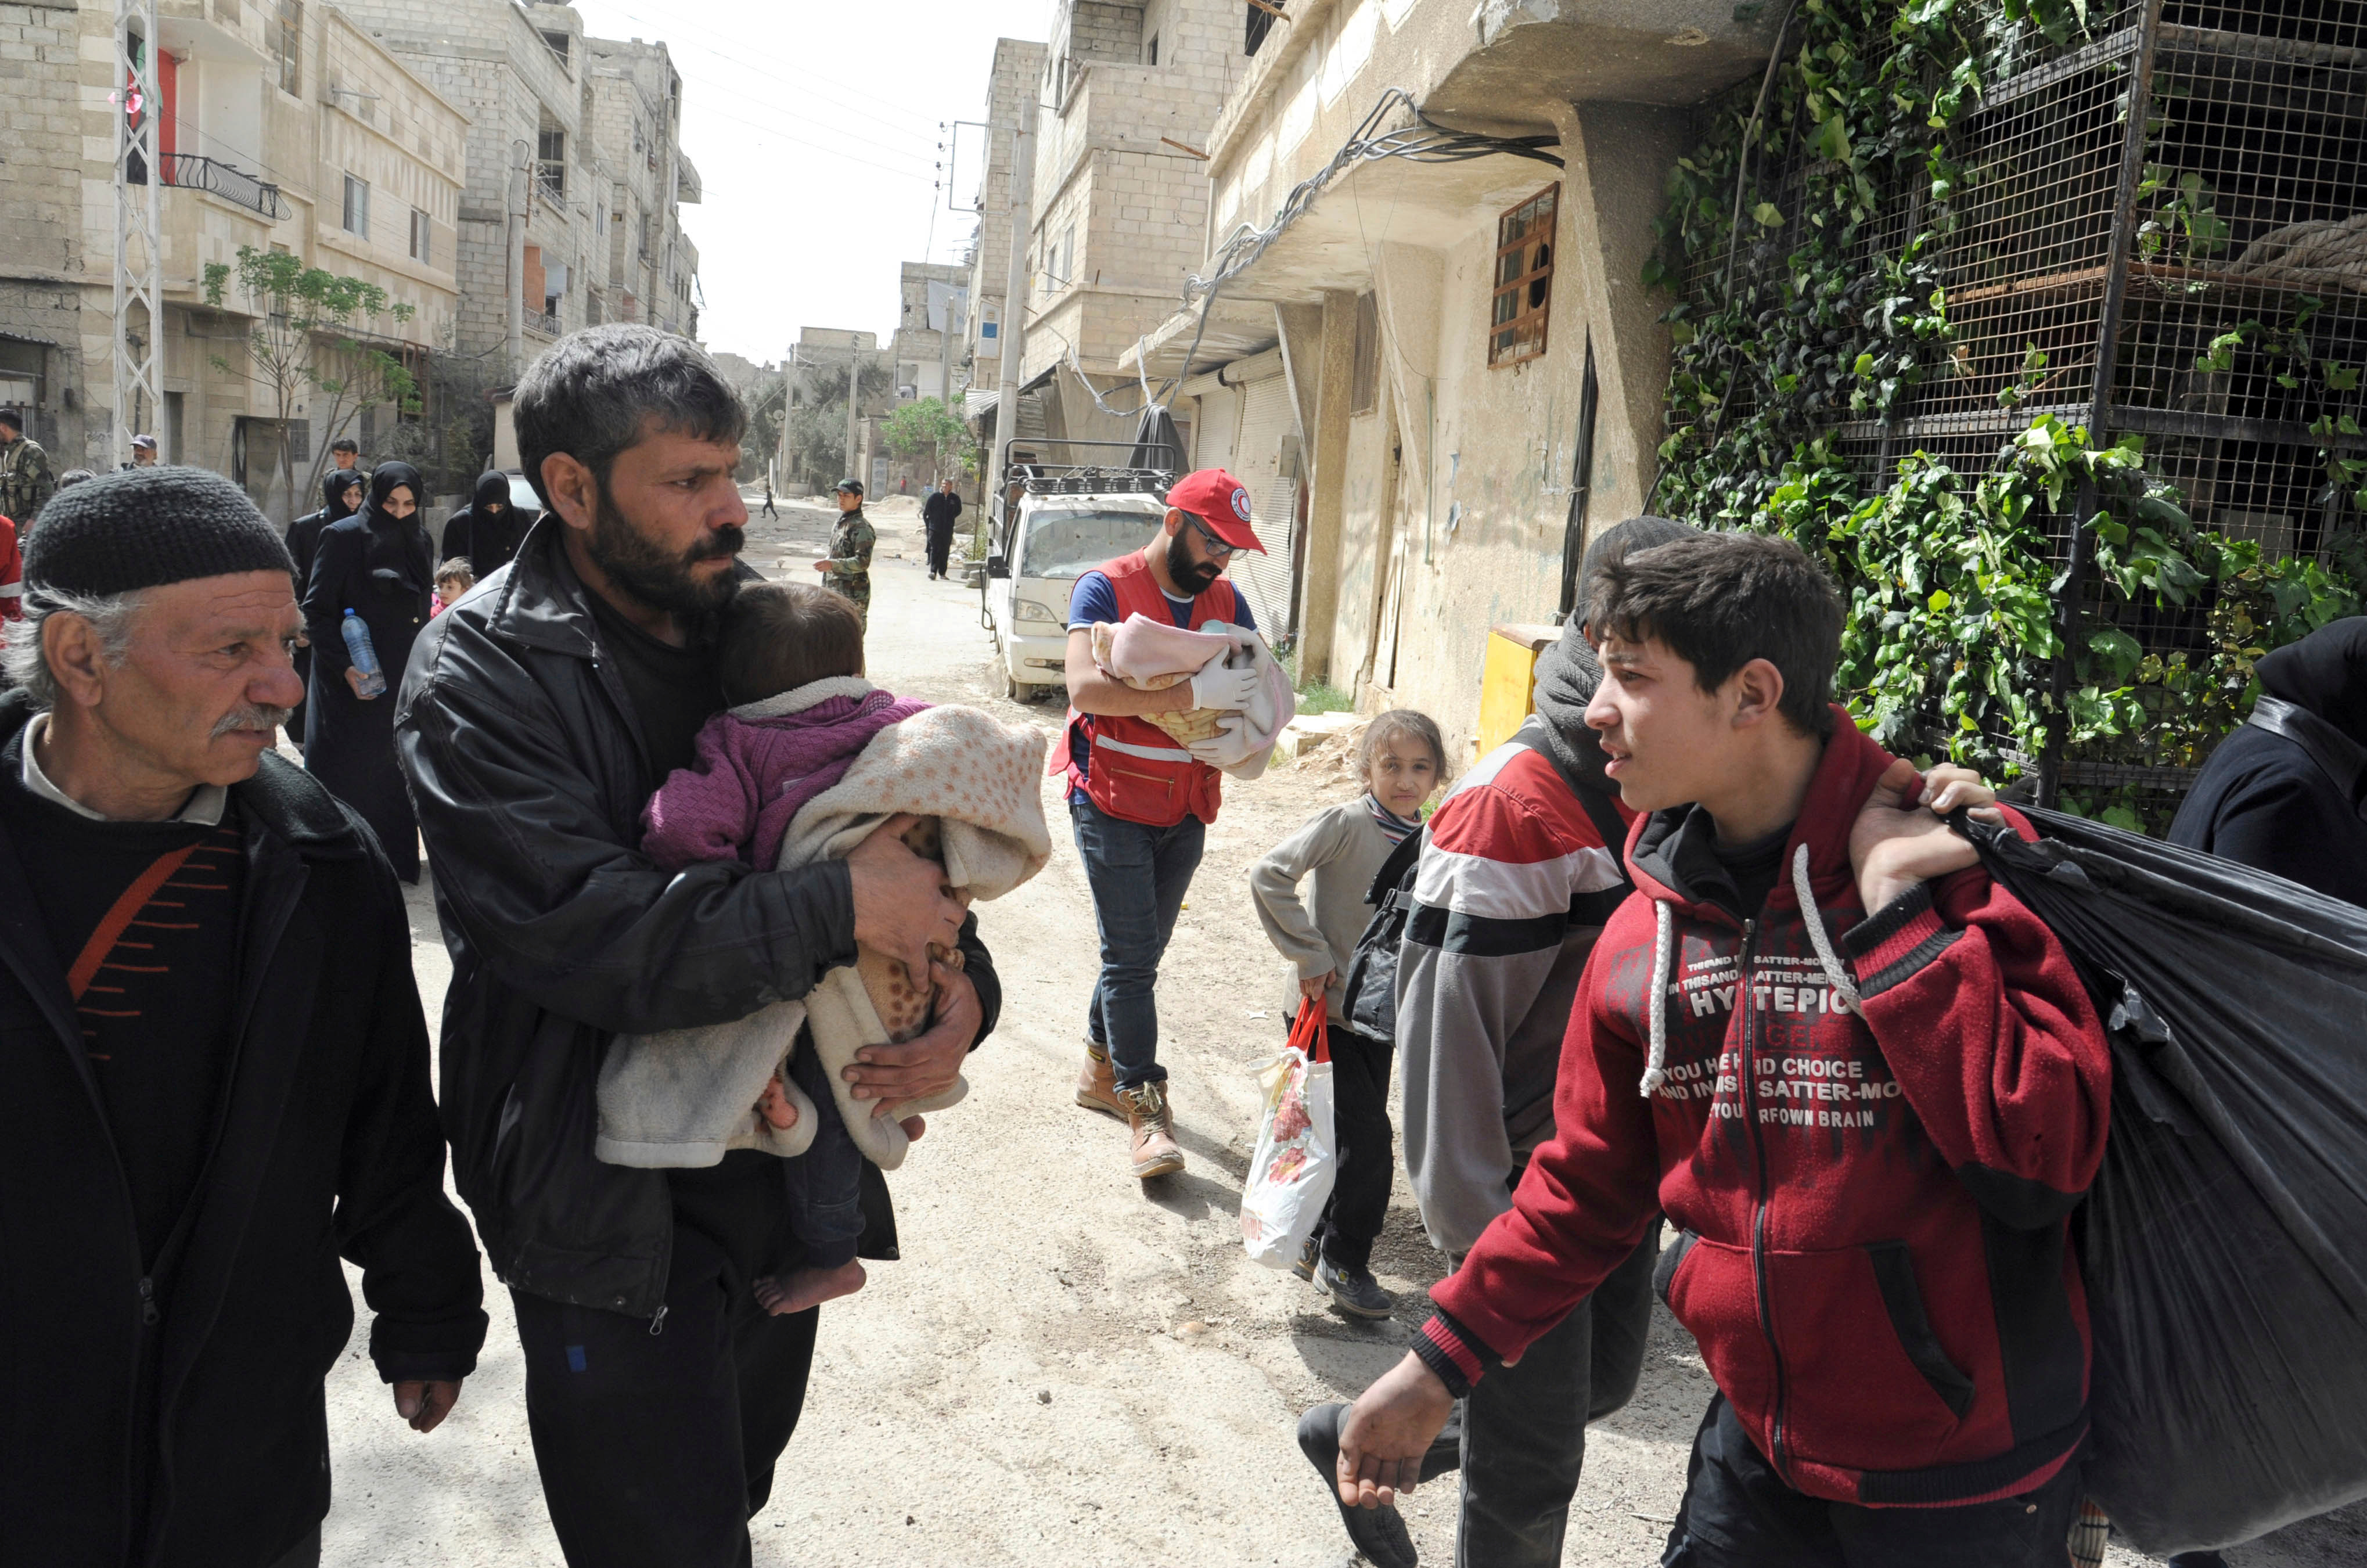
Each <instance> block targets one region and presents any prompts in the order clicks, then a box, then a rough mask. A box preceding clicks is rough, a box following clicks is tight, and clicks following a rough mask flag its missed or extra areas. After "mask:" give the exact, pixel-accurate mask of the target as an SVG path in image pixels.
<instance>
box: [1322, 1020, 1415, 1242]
mask: <svg viewBox="0 0 2367 1568" xmlns="http://www.w3.org/2000/svg"><path fill="white" fill-rule="evenodd" d="M1328 1030H1329V1033H1330V1035H1331V1109H1332V1116H1333V1122H1334V1125H1335V1126H1336V1128H1337V1130H1338V1132H1339V1138H1340V1173H1339V1175H1338V1176H1337V1177H1336V1178H1334V1180H1333V1182H1332V1185H1331V1201H1330V1202H1328V1203H1326V1204H1325V1205H1324V1206H1323V1222H1322V1223H1321V1224H1320V1225H1319V1226H1317V1227H1316V1231H1315V1233H1316V1235H1317V1236H1318V1237H1319V1239H1320V1240H1321V1242H1322V1244H1323V1256H1325V1257H1328V1258H1330V1259H1331V1261H1332V1262H1333V1263H1334V1264H1336V1265H1337V1266H1339V1267H1342V1268H1346V1269H1352V1270H1357V1271H1363V1270H1365V1269H1369V1268H1370V1267H1372V1266H1373V1243H1374V1241H1375V1240H1376V1238H1377V1237H1378V1236H1379V1235H1380V1233H1381V1221H1383V1220H1384V1219H1385V1218H1387V1215H1388V1211H1389V1181H1390V1178H1391V1177H1392V1176H1394V1175H1395V1173H1396V1170H1397V1133H1396V1131H1395V1130H1394V1129H1393V1128H1391V1127H1390V1126H1389V1063H1390V1062H1391V1060H1392V1059H1394V1058H1395V1057H1396V1055H1397V1046H1396V1045H1395V1044H1394V1043H1393V1042H1392V1041H1389V1040H1375V1039H1373V1038H1372V1037H1371V1036H1370V1035H1361V1034H1358V1033H1357V1032H1356V1031H1355V1030H1353V1029H1348V1028H1341V1027H1340V1026H1339V1025H1338V1024H1331V1025H1330V1026H1328Z"/></svg>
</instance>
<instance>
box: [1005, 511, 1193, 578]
mask: <svg viewBox="0 0 2367 1568" xmlns="http://www.w3.org/2000/svg"><path fill="white" fill-rule="evenodd" d="M1160 517H1161V514H1160V513H1157V512H1149V511H1135V510H1131V509H1127V510H1116V511H1104V510H1102V509H1101V508H1099V507H1086V506H1047V507H1045V508H1043V509H1042V510H1041V511H1037V512H1034V513H1031V514H1030V515H1029V516H1028V517H1027V520H1026V521H1027V537H1026V540H1025V543H1024V545H1023V546H1022V548H1021V550H1020V552H1019V566H1018V574H1019V575H1021V576H1023V577H1045V578H1049V579H1051V580H1052V581H1054V582H1060V583H1073V582H1075V581H1076V580H1077V578H1079V577H1080V576H1082V575H1083V574H1085V573H1087V572H1090V571H1092V570H1093V568H1094V567H1096V566H1099V565H1100V564H1101V563H1102V562H1104V561H1109V560H1114V559H1116V557H1118V556H1121V555H1125V554H1127V553H1128V552H1129V551H1137V550H1140V549H1141V548H1142V547H1143V546H1144V545H1145V544H1146V543H1148V542H1149V541H1150V537H1151V536H1152V535H1153V534H1155V533H1157V532H1158V531H1159V519H1160Z"/></svg>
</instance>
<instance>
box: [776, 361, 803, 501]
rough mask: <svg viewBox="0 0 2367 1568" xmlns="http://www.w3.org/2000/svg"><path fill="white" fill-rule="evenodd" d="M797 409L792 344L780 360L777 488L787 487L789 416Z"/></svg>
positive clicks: (796, 370)
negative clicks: (779, 444)
mask: <svg viewBox="0 0 2367 1568" xmlns="http://www.w3.org/2000/svg"><path fill="white" fill-rule="evenodd" d="M797 411H798V351H797V348H796V347H794V346H792V347H790V349H789V355H788V358H787V359H785V360H783V361H782V362H781V460H780V478H779V483H778V485H777V488H779V489H782V490H787V488H788V487H789V416H790V415H793V414H795V413H797Z"/></svg>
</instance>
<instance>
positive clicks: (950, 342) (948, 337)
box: [937, 289, 969, 489]
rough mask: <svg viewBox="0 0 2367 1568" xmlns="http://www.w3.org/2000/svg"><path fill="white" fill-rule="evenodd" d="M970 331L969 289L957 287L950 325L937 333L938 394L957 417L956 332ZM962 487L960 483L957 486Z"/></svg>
mask: <svg viewBox="0 0 2367 1568" xmlns="http://www.w3.org/2000/svg"><path fill="white" fill-rule="evenodd" d="M968 330H969V290H967V289H956V290H952V291H951V292H950V293H948V294H946V328H945V330H944V331H943V332H940V333H939V334H937V393H938V396H939V397H941V398H942V399H943V400H944V402H945V405H946V413H947V414H949V415H953V417H955V418H956V419H959V418H960V417H961V410H960V406H959V405H958V404H957V403H955V402H954V334H956V333H957V332H968ZM937 467H938V473H937V477H938V478H940V479H943V478H944V477H945V472H944V469H945V454H944V453H943V452H942V451H940V452H939V453H938V454H937ZM955 487H956V488H957V489H958V488H959V487H960V486H959V483H958V482H957V483H956V486H955Z"/></svg>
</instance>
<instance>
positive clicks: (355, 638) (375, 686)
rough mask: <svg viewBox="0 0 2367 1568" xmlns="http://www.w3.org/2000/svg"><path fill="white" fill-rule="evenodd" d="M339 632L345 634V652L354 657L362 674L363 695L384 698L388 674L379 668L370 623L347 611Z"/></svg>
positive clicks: (355, 665) (356, 665)
mask: <svg viewBox="0 0 2367 1568" xmlns="http://www.w3.org/2000/svg"><path fill="white" fill-rule="evenodd" d="M339 630H340V631H343V632H344V633H345V652H346V653H351V654H352V655H353V656H354V668H356V669H357V670H359V671H361V673H362V695H363V696H364V697H382V696H384V695H385V694H386V672H385V671H384V670H382V669H380V668H379V667H378V648H377V646H376V645H375V644H373V643H372V642H370V634H369V623H368V621H365V620H364V619H362V618H361V617H360V616H357V615H356V614H355V613H354V612H353V611H352V610H347V611H345V622H344V624H343V625H342V626H340V627H339Z"/></svg>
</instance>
